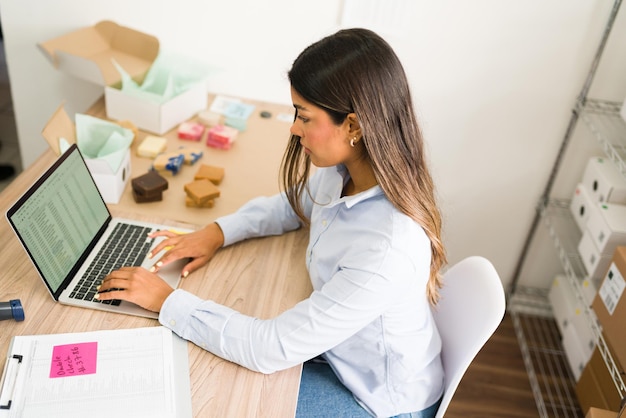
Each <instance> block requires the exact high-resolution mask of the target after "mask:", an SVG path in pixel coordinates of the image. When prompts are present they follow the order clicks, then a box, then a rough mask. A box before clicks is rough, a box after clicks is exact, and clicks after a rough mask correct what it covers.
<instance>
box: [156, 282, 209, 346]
mask: <svg viewBox="0 0 626 418" xmlns="http://www.w3.org/2000/svg"><path fill="white" fill-rule="evenodd" d="M200 303H202V299H200V298H199V297H197V296H196V295H194V294H191V293H189V292H187V291H184V290H182V289H176V290H174V291H173V292H172V293H171V294H170V295H169V296H168V297H167V299H165V302H163V306H162V307H161V312H159V322H160V323H161V325H163V326H165V327H167V328H169V329H171V330H172V331H174V332H175V333H176V334H178V335H179V336H181V337H183V338H184V336H183V333H184V330H185V328H186V327H187V324H188V323H189V318H191V315H192V314H193V312H194V311H195V310H196V308H197V306H198V305H199V304H200Z"/></svg>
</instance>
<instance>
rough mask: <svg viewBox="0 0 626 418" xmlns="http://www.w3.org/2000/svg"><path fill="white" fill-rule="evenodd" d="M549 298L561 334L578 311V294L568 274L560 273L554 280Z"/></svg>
mask: <svg viewBox="0 0 626 418" xmlns="http://www.w3.org/2000/svg"><path fill="white" fill-rule="evenodd" d="M548 299H549V300H550V303H551V305H552V313H553V314H554V320H555V321H556V324H557V326H558V327H559V331H561V334H562V333H563V331H564V330H565V328H566V327H567V325H568V324H569V322H570V321H571V319H572V316H574V314H575V312H576V302H577V301H576V294H575V293H574V290H573V289H572V286H571V285H570V283H569V280H568V278H567V277H566V276H564V275H562V274H558V275H557V276H556V277H555V278H554V280H553V281H552V287H550V291H549V292H548Z"/></svg>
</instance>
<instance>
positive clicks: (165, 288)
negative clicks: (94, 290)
mask: <svg viewBox="0 0 626 418" xmlns="http://www.w3.org/2000/svg"><path fill="white" fill-rule="evenodd" d="M173 291H174V289H173V288H172V287H171V286H170V285H169V284H167V283H166V282H165V281H164V280H163V279H161V278H160V277H159V276H157V275H156V274H155V273H151V272H149V271H148V270H146V269H144V268H143V267H122V268H121V269H119V270H115V271H112V272H111V273H109V275H107V276H106V277H105V278H104V280H103V281H102V284H101V285H100V287H99V288H98V294H97V295H96V297H97V299H98V300H111V299H121V300H126V301H128V302H132V303H135V304H137V305H139V306H141V307H142V308H145V309H148V310H150V311H153V312H159V311H161V307H162V306H163V303H164V302H165V299H167V297H168V296H169V295H170V294H171V293H172V292H173Z"/></svg>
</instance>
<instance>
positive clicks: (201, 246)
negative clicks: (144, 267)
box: [148, 222, 224, 277]
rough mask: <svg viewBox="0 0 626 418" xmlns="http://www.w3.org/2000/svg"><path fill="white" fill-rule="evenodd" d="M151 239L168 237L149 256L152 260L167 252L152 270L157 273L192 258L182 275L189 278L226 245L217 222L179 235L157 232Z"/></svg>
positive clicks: (163, 231)
mask: <svg viewBox="0 0 626 418" xmlns="http://www.w3.org/2000/svg"><path fill="white" fill-rule="evenodd" d="M149 237H150V238H156V237H166V239H164V240H163V241H161V242H160V243H159V244H158V245H157V246H156V247H154V249H153V250H152V252H151V253H150V254H149V255H148V256H149V257H150V258H152V257H154V256H155V255H157V254H158V253H159V252H161V251H163V250H165V253H163V255H162V256H161V258H160V259H159V260H158V261H157V262H156V263H155V264H154V266H153V267H152V268H151V269H150V271H151V272H157V271H158V270H159V268H161V267H163V266H165V265H167V264H169V263H171V262H172V261H176V260H180V259H182V258H190V259H191V261H190V262H189V263H187V264H186V265H185V267H183V271H182V275H183V277H187V276H188V275H189V273H191V272H192V271H194V270H197V269H198V268H200V267H202V266H203V265H204V264H206V263H207V262H208V261H209V260H210V259H211V258H213V256H214V255H215V252H216V251H217V250H218V249H220V248H221V247H222V245H224V234H223V233H222V229H221V228H220V227H219V225H218V224H216V223H215V222H213V223H211V224H209V225H207V226H205V227H204V228H202V229H200V230H198V231H194V232H190V233H186V234H178V233H176V232H173V231H167V230H162V231H157V232H154V233H152V234H150V235H149Z"/></svg>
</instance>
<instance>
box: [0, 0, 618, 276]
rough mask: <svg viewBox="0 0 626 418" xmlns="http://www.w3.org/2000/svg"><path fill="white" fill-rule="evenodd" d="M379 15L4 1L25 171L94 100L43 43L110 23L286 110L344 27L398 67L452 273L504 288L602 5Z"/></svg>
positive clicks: (340, 7) (221, 4)
mask: <svg viewBox="0 0 626 418" xmlns="http://www.w3.org/2000/svg"><path fill="white" fill-rule="evenodd" d="M385 3H386V4H387V6H386V7H385V8H380V6H378V2H377V1H374V0H358V1H352V0H344V1H341V0H317V1H315V2H304V1H296V0H265V1H253V0H229V1H216V0H179V1H176V2H170V1H167V0H134V1H124V0H109V1H107V2H100V3H97V2H85V1H81V0H54V1H46V2H43V1H40V0H20V1H19V2H18V1H15V0H0V16H1V18H2V25H3V30H4V34H5V47H6V56H7V61H8V68H9V76H10V79H11V85H12V93H13V101H14V107H15V114H16V121H17V125H18V134H19V140H20V144H21V150H22V155H23V163H24V165H28V164H30V163H31V162H32V161H34V160H35V159H36V158H37V157H38V156H39V155H40V154H41V152H43V151H44V150H45V149H46V146H47V145H46V143H45V141H43V139H42V137H41V135H40V132H41V129H42V128H43V126H44V125H45V122H46V121H47V119H48V118H49V117H50V115H51V114H52V112H53V111H54V110H55V109H56V107H57V106H58V105H59V103H60V102H61V101H63V100H65V101H66V109H67V110H68V111H69V112H70V113H75V112H82V111H84V110H85V109H86V108H87V107H88V106H89V105H90V104H91V103H92V102H93V101H95V100H96V99H97V98H98V97H99V96H100V94H101V90H100V89H99V88H97V87H95V86H93V85H90V84H89V83H85V82H81V81H79V80H76V79H74V78H71V77H69V76H66V75H64V74H61V73H59V72H58V71H56V70H55V69H54V68H52V66H51V65H50V64H49V62H48V61H46V59H45V58H44V57H43V55H42V54H41V53H40V52H39V51H38V50H37V49H36V47H35V45H36V43H37V42H39V41H42V40H46V39H50V38H53V37H56V36H59V35H61V34H63V33H66V32H68V31H71V30H74V29H77V28H79V27H82V26H86V25H91V24H94V23H96V22H97V21H99V20H103V19H111V20H114V21H116V22H118V23H120V24H122V25H126V26H129V27H132V28H135V29H138V30H142V31H144V32H147V33H150V34H153V35H156V36H157V37H158V38H159V39H160V41H161V44H162V46H163V48H164V49H169V50H176V51H178V52H182V53H185V54H193V55H194V56H197V57H198V58H200V59H202V60H205V61H206V62H207V63H208V64H209V65H210V66H211V67H212V72H211V79H210V86H211V89H212V90H213V91H214V92H218V93H225V94H235V95H240V96H243V97H248V98H253V99H261V100H267V101H274V102H281V103H289V94H288V85H287V84H286V81H285V72H286V70H287V69H288V68H289V67H290V64H291V62H292V60H293V59H294V58H295V56H296V55H297V54H298V53H299V52H300V50H301V49H302V48H304V47H305V46H306V45H308V44H310V43H311V42H313V41H314V40H317V39H318V38H320V37H321V36H323V35H325V34H327V33H331V32H332V31H334V30H335V29H336V28H337V27H338V26H339V25H340V22H342V17H343V18H344V19H343V22H344V24H346V25H364V26H369V27H372V28H373V29H376V30H377V31H379V32H380V33H381V34H382V35H384V36H385V37H386V38H387V39H388V40H389V42H390V43H391V44H392V45H393V46H394V48H395V49H396V51H397V52H398V54H399V55H400V58H401V59H402V61H403V62H404V65H405V68H406V70H407V72H408V74H409V78H410V82H411V85H412V88H413V93H414V100H415V102H416V104H417V107H418V112H419V117H420V120H421V121H422V124H423V130H424V133H425V136H426V138H427V141H428V145H429V150H430V160H431V162H432V167H433V171H434V175H435V179H436V181H437V184H438V189H439V194H440V200H441V204H442V208H443V210H444V213H445V220H446V225H445V239H446V244H447V246H448V250H449V257H450V261H451V262H455V261H458V260H459V259H461V258H463V257H465V256H467V255H471V254H480V255H484V256H486V257H488V258H490V259H491V260H492V261H493V262H494V264H495V266H496V268H497V269H498V271H499V272H500V274H501V276H502V279H503V282H504V283H505V285H507V284H508V283H509V282H510V280H511V275H512V274H513V271H514V268H515V265H516V262H517V259H518V256H519V252H520V250H521V247H522V244H523V242H524V239H525V237H526V232H527V230H528V227H529V225H530V222H531V219H532V217H533V214H534V208H535V205H536V203H537V199H538V198H539V196H540V195H541V193H542V191H543V188H544V185H545V182H546V180H547V178H548V175H549V172H550V169H551V166H552V163H553V161H554V159H555V157H556V154H557V151H558V148H559V145H560V142H561V139H562V138H563V134H564V132H565V128H566V125H567V122H568V120H569V117H570V109H571V107H572V105H573V103H574V101H575V98H576V96H577V94H578V93H579V91H580V88H581V87H582V84H583V81H584V79H585V77H586V74H587V71H588V69H589V65H590V62H591V59H592V57H593V54H594V52H595V48H596V46H597V43H598V41H599V39H600V36H601V33H602V30H603V25H604V23H605V21H606V19H607V17H608V12H609V9H610V7H611V4H610V3H611V2H609V1H607V0H553V1H551V2H545V1H540V0H531V1H526V2H520V1H502V0H474V1H472V2H467V1H462V0H439V1H437V2H427V1H408V0H392V1H390V0H387V1H386V2H385ZM355 5H356V6H355ZM354 7H356V9H355V8H354ZM344 12H346V13H348V12H349V16H344ZM624 13H626V12H622V14H624ZM625 28H626V23H625V22H624V18H621V16H620V19H619V20H618V23H617V28H616V31H617V34H615V35H614V36H612V45H611V48H610V50H611V51H609V52H611V54H610V55H612V58H611V57H609V58H610V59H609V61H610V62H611V65H606V64H603V68H604V70H603V71H600V74H599V76H598V78H597V80H596V82H595V83H594V92H595V93H598V94H599V96H598V97H602V98H606V99H613V100H618V101H621V100H623V98H624V97H625V96H626V77H622V76H620V74H623V73H624V72H625V71H626V64H625V62H624V61H625V58H626V54H624V53H623V51H626V46H625V44H626V36H624V31H625ZM615 39H617V41H615ZM620 51H622V52H620ZM606 68H608V70H607V69H606ZM586 144H587V142H585V141H583V140H581V142H580V143H574V144H573V146H575V147H576V149H575V150H574V151H572V152H574V153H575V152H576V150H578V149H579V148H578V147H581V149H582V150H583V151H580V152H579V154H581V155H583V157H581V156H578V157H576V158H573V161H574V162H573V163H572V164H571V167H568V171H570V172H572V173H573V174H572V176H571V177H570V179H569V181H564V182H562V183H563V184H562V185H561V186H560V190H559V193H561V194H562V195H564V196H565V197H568V196H569V193H571V192H572V191H573V185H574V184H575V179H576V178H577V177H578V176H579V175H581V173H582V164H583V162H584V159H585V158H586V156H587V155H588V154H589V153H593V152H595V150H594V149H593V148H594V147H593V146H591V147H590V146H588V145H586ZM589 148H591V150H590V149H589ZM572 179H573V180H572ZM549 247H550V246H549V245H548V248H549ZM535 252H536V253H537V254H538V255H536V256H537V257H539V256H540V255H541V254H544V251H542V250H537V251H535ZM536 260H537V259H534V260H533V262H531V264H532V265H533V267H534V269H530V270H531V271H529V272H528V273H527V276H528V277H525V278H523V281H524V280H526V281H530V282H536V283H538V284H539V285H542V284H543V285H546V286H547V284H549V283H550V281H551V279H552V275H553V272H554V271H555V270H557V269H558V264H557V263H556V260H555V259H554V258H553V257H546V256H544V257H543V258H539V260H540V262H539V263H538V262H536Z"/></svg>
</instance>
